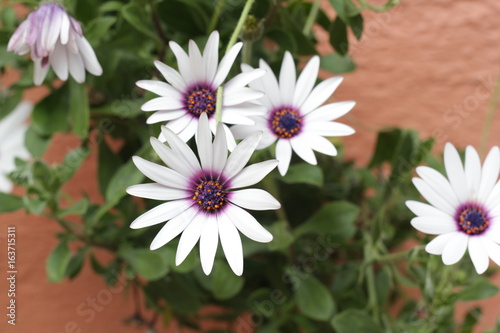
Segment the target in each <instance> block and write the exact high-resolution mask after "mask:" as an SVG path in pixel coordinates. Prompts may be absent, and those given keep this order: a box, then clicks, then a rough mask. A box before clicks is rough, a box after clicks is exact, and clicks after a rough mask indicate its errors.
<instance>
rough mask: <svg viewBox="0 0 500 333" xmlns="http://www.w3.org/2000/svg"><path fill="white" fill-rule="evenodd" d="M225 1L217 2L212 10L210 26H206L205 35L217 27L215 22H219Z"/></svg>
mask: <svg viewBox="0 0 500 333" xmlns="http://www.w3.org/2000/svg"><path fill="white" fill-rule="evenodd" d="M226 1H227V0H219V2H218V3H217V6H216V7H215V10H214V14H213V15H212V18H211V19H210V24H209V25H208V28H207V34H209V33H211V32H212V31H214V30H215V27H216V26H217V22H218V21H219V17H220V14H221V13H222V8H224V5H225V4H226Z"/></svg>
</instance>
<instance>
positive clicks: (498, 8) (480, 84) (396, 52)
mask: <svg viewBox="0 0 500 333" xmlns="http://www.w3.org/2000/svg"><path fill="white" fill-rule="evenodd" d="M326 2H327V1H325V3H324V5H325V6H324V7H325V9H326V8H327V7H328V6H329V4H327V3H326ZM374 3H376V2H374ZM499 15H500V2H498V1H495V0H483V1H472V0H435V1H418V0H404V1H403V2H402V3H401V4H400V5H399V6H397V7H395V8H394V9H392V10H391V11H389V12H385V13H373V12H368V11H365V12H363V17H364V19H365V29H364V33H363V37H362V39H361V40H360V41H357V40H355V38H354V36H351V37H352V38H351V40H350V43H351V45H350V51H349V53H350V54H351V56H352V58H353V59H354V61H355V63H356V65H357V69H356V70H355V71H354V72H351V73H348V74H346V75H344V82H343V83H342V84H341V86H340V87H339V88H338V90H337V91H336V92H335V94H334V96H333V98H334V99H335V100H355V101H356V102H357V105H356V107H355V108H354V109H353V111H352V112H351V113H350V114H349V115H348V116H346V117H344V122H346V123H349V124H350V125H351V126H352V127H354V128H355V129H356V131H357V133H356V134H355V135H353V136H350V137H346V138H344V139H343V142H344V143H345V146H346V147H345V151H346V156H345V157H346V158H347V159H352V160H355V161H356V163H358V164H360V165H363V164H366V163H367V162H368V161H369V159H370V152H371V151H372V150H373V147H374V144H375V138H376V132H377V130H378V129H380V128H381V127H390V126H392V125H397V126H400V127H402V128H414V129H417V130H418V131H419V132H420V135H421V137H422V138H428V137H431V136H433V137H435V139H436V146H435V153H436V154H437V153H440V152H441V151H442V148H443V146H444V144H445V142H448V141H450V142H452V143H454V144H455V145H456V146H457V147H459V148H465V146H466V145H469V144H470V145H473V146H475V147H476V148H478V147H479V143H480V137H481V131H482V128H483V125H484V121H485V115H486V111H487V109H488V105H489V103H490V101H491V99H492V95H493V91H494V89H495V85H496V81H497V79H498V75H499V64H500V20H499V19H498V17H499ZM314 33H315V35H316V37H317V38H318V41H319V44H318V49H319V52H320V53H321V54H326V53H331V52H332V50H331V49H329V45H328V43H325V42H324V38H326V37H325V34H324V33H323V31H322V30H321V28H318V27H315V29H314ZM322 41H323V42H322ZM324 74H325V73H324ZM323 78H325V76H323ZM16 79H17V77H16V74H15V73H7V75H6V76H4V77H2V78H1V84H2V85H7V86H8V85H9V84H10V83H11V82H13V81H14V80H16ZM117 79H118V80H119V77H117ZM43 93H44V91H43V88H42V89H34V90H30V91H27V92H26V96H25V98H26V99H30V100H33V101H37V100H39V99H40V98H41V96H43ZM499 128H500V116H496V117H495V119H494V122H493V131H492V132H493V133H492V136H491V138H490V140H489V142H488V148H489V147H491V146H493V145H499V144H500V133H499V131H498V130H497V129H499ZM78 143H79V139H78V138H76V137H74V136H72V135H58V136H57V137H56V140H55V141H54V142H53V144H52V145H51V147H50V148H49V149H48V151H47V152H46V154H45V155H44V159H45V160H47V161H49V162H50V161H61V160H62V158H63V156H64V155H65V154H66V153H67V152H68V151H69V150H71V149H74V148H76V147H78ZM482 157H484V156H482ZM96 167H97V166H96V154H95V153H93V154H92V155H91V156H90V158H88V159H87V160H86V161H85V164H84V167H82V168H81V169H80V170H79V171H78V173H77V174H76V175H75V176H74V178H73V179H72V180H71V181H70V183H69V184H67V186H66V187H65V190H66V191H67V192H68V193H69V194H70V195H71V196H73V197H75V198H78V197H82V196H83V195H84V194H85V195H88V196H89V197H90V198H91V199H92V200H97V201H99V200H102V199H101V198H100V197H99V196H100V195H99V191H98V189H97V183H96V181H95V180H96ZM15 193H20V192H19V189H16V191H15ZM0 225H1V228H7V226H16V230H17V244H18V245H17V264H18V280H17V286H18V293H17V306H18V309H17V311H18V312H17V316H18V318H17V323H16V326H15V327H13V326H11V325H7V323H6V319H5V318H4V315H2V318H3V319H2V320H1V321H0V331H1V332H37V333H38V332H40V333H78V332H93V333H108V332H122V333H128V332H142V331H143V330H144V329H143V328H141V329H137V328H136V327H134V325H133V320H132V319H131V316H132V315H133V314H134V311H135V309H134V301H133V299H134V295H133V294H132V293H131V290H130V289H128V288H126V286H125V288H118V287H117V289H116V290H110V289H109V287H108V286H106V285H105V283H104V281H103V279H102V278H101V277H99V276H96V275H94V274H93V273H92V272H91V269H90V268H89V265H88V263H86V265H85V267H84V269H83V272H82V274H81V275H79V276H78V277H77V278H76V279H75V280H73V281H67V280H65V281H64V282H62V283H60V284H51V283H49V282H48V281H47V277H46V273H45V261H46V258H47V257H48V255H49V253H50V252H51V250H52V249H53V248H54V247H55V245H56V244H57V240H56V239H55V237H54V234H55V233H57V232H58V231H59V226H58V225H57V224H56V223H54V222H52V221H50V220H49V219H45V218H43V217H34V216H28V215H25V214H24V213H22V212H16V213H10V214H2V215H1V217H0ZM408 228H411V226H410V224H409V223H408ZM5 241H6V239H5V232H4V231H3V230H0V246H1V247H4V246H5V244H6V242H5ZM1 253H5V252H4V250H2V252H1ZM101 259H102V260H103V261H105V260H106V255H105V253H102V256H101ZM5 264H6V260H5V258H1V259H0V272H5V271H6V267H5ZM5 274H6V273H2V274H0V277H2V278H0V291H1V294H0V305H1V307H2V308H4V306H5V305H6V303H5V302H6V299H7V298H6V296H5V295H4V291H5V290H7V289H8V288H7V281H6V279H5V278H3V276H5ZM493 280H494V281H495V283H496V284H497V285H499V286H500V276H499V275H496V276H494V277H493ZM124 283H125V282H124ZM120 289H121V290H120ZM96 299H98V300H99V301H98V302H96ZM499 302H500V296H496V297H494V298H491V299H489V300H487V301H484V302H481V303H479V304H481V305H482V306H483V314H484V316H483V317H482V318H481V323H480V325H479V328H478V329H477V332H480V331H482V330H483V329H485V328H491V327H493V326H494V322H495V320H496V316H497V315H498V314H499V312H500V311H499V310H498V309H499V308H498V304H499ZM139 304H140V303H139ZM472 305H476V304H471V303H470V302H469V303H467V304H464V306H463V308H462V309H461V310H460V311H458V313H457V314H456V315H457V316H460V315H463V313H464V311H465V310H464V309H465V307H470V306H472ZM4 309H5V308H4ZM141 311H144V310H141ZM207 311H208V310H207ZM220 329H221V330H224V329H230V328H229V327H220ZM233 329H234V327H233ZM161 332H181V331H180V330H178V329H177V328H176V327H175V326H174V327H172V328H171V329H162V330H161ZM183 332H186V331H185V330H184V331H183ZM242 332H245V331H242Z"/></svg>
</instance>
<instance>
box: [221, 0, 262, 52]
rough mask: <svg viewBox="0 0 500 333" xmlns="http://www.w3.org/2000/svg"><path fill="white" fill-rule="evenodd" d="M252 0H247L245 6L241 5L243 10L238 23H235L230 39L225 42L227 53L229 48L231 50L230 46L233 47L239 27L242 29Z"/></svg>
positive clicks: (239, 30)
mask: <svg viewBox="0 0 500 333" xmlns="http://www.w3.org/2000/svg"><path fill="white" fill-rule="evenodd" d="M254 1H255V0H247V2H246V4H245V7H243V11H242V12H241V16H240V19H239V21H238V24H237V25H236V28H235V29H234V32H233V34H232V35H231V39H229V43H228V44H227V48H226V53H228V52H229V50H231V48H232V47H233V45H234V44H236V40H237V39H238V36H239V35H240V33H241V29H243V25H244V24H245V21H246V20H247V17H248V13H250V8H252V5H253V2H254Z"/></svg>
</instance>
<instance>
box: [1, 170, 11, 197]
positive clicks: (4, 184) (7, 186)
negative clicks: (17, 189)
mask: <svg viewBox="0 0 500 333" xmlns="http://www.w3.org/2000/svg"><path fill="white" fill-rule="evenodd" d="M13 188H14V184H12V182H11V181H10V180H9V179H8V178H7V176H5V175H3V174H2V173H0V192H3V193H10V192H12V189H13Z"/></svg>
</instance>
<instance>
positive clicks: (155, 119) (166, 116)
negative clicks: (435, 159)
mask: <svg viewBox="0 0 500 333" xmlns="http://www.w3.org/2000/svg"><path fill="white" fill-rule="evenodd" d="M184 116H186V111H184V110H166V111H157V112H155V113H153V114H152V115H151V116H149V118H148V119H147V120H146V123H147V124H156V123H159V122H165V121H169V120H173V119H178V118H180V117H184Z"/></svg>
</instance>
